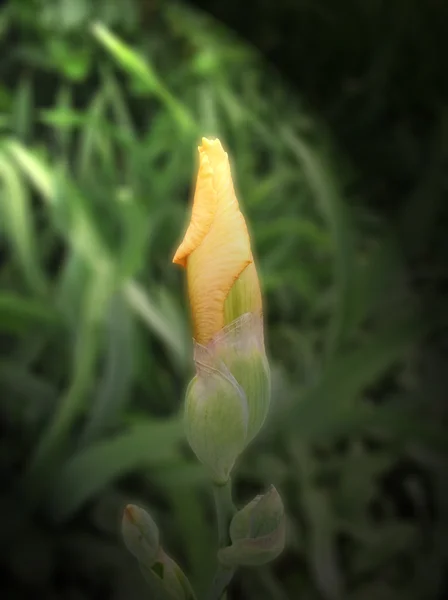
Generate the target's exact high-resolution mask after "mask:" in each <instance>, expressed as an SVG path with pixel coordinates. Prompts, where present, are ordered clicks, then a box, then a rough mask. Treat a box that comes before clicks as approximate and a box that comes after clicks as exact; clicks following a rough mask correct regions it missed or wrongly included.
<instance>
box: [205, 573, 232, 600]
mask: <svg viewBox="0 0 448 600" xmlns="http://www.w3.org/2000/svg"><path fill="white" fill-rule="evenodd" d="M234 574H235V569H226V568H225V567H221V566H219V567H218V568H217V569H216V573H215V576H214V577H213V581H212V585H211V587H210V590H209V592H208V595H207V600H221V599H222V600H225V599H226V598H227V593H226V589H227V586H228V585H229V583H230V582H231V581H232V577H233V575H234Z"/></svg>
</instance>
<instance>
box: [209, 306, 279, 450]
mask: <svg viewBox="0 0 448 600" xmlns="http://www.w3.org/2000/svg"><path fill="white" fill-rule="evenodd" d="M209 346H210V347H211V348H212V353H214V354H215V355H216V356H217V357H218V358H220V359H221V360H222V362H223V363H224V364H225V365H226V367H227V368H228V370H229V371H230V373H232V375H233V377H234V378H235V379H236V381H237V382H238V384H239V385H240V386H241V388H242V389H243V390H244V393H245V395H246V399H247V404H248V410H249V420H248V430H247V438H246V445H247V444H248V443H249V442H250V441H251V440H253V438H254V437H255V436H256V435H257V433H258V432H259V431H260V429H261V426H262V425H263V423H264V421H265V418H266V416H267V413H268V411H269V404H270V395H271V394H270V392H271V381H270V371H269V364H268V360H267V357H266V353H265V349H264V342H263V319H262V316H261V315H260V314H257V313H245V314H243V315H241V316H240V317H238V318H237V319H235V320H234V321H232V322H231V323H230V324H229V325H227V326H226V327H224V329H223V330H222V331H221V332H219V333H218V334H217V335H216V336H215V337H214V338H213V340H212V341H211V342H210V344H209Z"/></svg>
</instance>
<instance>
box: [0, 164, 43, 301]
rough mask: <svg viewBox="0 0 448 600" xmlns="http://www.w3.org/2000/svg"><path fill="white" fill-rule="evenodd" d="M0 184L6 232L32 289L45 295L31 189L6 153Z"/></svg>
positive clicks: (0, 174)
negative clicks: (32, 217)
mask: <svg viewBox="0 0 448 600" xmlns="http://www.w3.org/2000/svg"><path fill="white" fill-rule="evenodd" d="M0 182H1V183H2V184H3V185H2V187H1V188H0V193H1V195H0V200H1V205H0V208H1V211H0V214H1V217H2V221H3V223H2V226H3V229H4V230H5V233H6V235H7V236H8V238H9V241H10V243H11V245H12V247H13V250H14V253H15V256H16V257H17V259H18V262H19V264H20V266H21V268H22V270H23V273H24V276H25V278H26V279H27V281H28V284H29V286H30V287H31V289H32V290H33V291H35V292H36V293H38V294H42V293H45V291H46V288H47V282H46V278H45V275H44V272H43V270H42V267H41V265H40V263H39V253H38V251H37V245H36V239H35V232H34V228H33V224H32V220H31V216H32V208H31V202H30V198H29V194H28V189H27V188H26V187H25V186H24V185H23V182H22V180H21V178H20V176H19V174H18V173H17V170H16V168H15V167H14V165H13V164H12V163H11V161H10V160H8V159H7V157H6V156H5V155H4V154H0Z"/></svg>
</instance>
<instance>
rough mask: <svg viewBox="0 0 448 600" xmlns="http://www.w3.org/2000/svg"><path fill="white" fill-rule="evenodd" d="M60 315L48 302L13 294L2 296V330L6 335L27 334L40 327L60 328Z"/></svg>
mask: <svg viewBox="0 0 448 600" xmlns="http://www.w3.org/2000/svg"><path fill="white" fill-rule="evenodd" d="M61 324H62V322H61V319H60V315H59V314H58V313H57V311H55V310H54V308H53V307H51V306H49V305H48V303H47V302H44V301H40V300H37V299H30V298H24V297H23V296H20V295H19V294H14V293H12V292H3V293H1V294H0V329H1V330H2V332H5V333H18V334H27V333H28V332H29V330H30V329H34V328H39V327H46V328H47V327H49V328H50V329H53V328H58V327H60V326H61Z"/></svg>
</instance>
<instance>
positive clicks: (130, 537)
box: [121, 504, 160, 566]
mask: <svg viewBox="0 0 448 600" xmlns="http://www.w3.org/2000/svg"><path fill="white" fill-rule="evenodd" d="M121 531H122V535H123V539H124V543H125V544H126V548H127V549H128V550H129V552H130V553H131V554H133V555H134V556H135V558H137V560H139V561H140V562H143V563H145V564H146V565H148V566H152V565H153V564H154V562H155V560H156V558H157V555H158V553H159V547H160V542H159V529H158V527H157V525H156V524H155V523H154V521H153V520H152V518H151V517H150V516H149V514H148V513H147V512H146V511H145V510H143V509H142V508H139V507H138V506H135V505H133V504H128V506H126V508H125V509H124V513H123V520H122V525H121Z"/></svg>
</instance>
